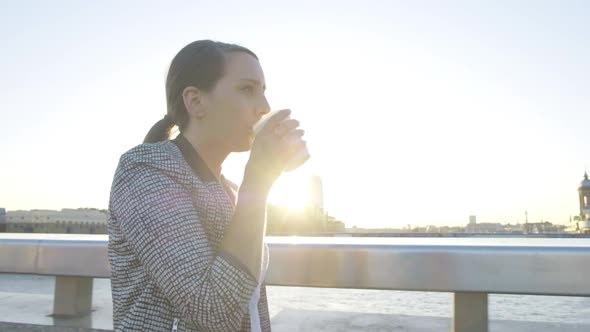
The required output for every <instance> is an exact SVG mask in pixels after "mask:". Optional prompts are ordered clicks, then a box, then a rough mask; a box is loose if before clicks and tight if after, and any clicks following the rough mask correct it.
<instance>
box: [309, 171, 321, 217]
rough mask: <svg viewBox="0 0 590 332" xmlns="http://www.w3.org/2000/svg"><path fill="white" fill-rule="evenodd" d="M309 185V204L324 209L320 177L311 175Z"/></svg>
mask: <svg viewBox="0 0 590 332" xmlns="http://www.w3.org/2000/svg"><path fill="white" fill-rule="evenodd" d="M310 182H311V183H310V186H309V191H310V192H309V206H310V207H312V208H317V209H320V210H324V188H323V185H322V178H321V177H319V176H317V175H313V176H312V177H311V180H310Z"/></svg>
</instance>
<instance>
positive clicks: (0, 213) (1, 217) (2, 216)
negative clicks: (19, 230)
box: [0, 208, 6, 233]
mask: <svg viewBox="0 0 590 332" xmlns="http://www.w3.org/2000/svg"><path fill="white" fill-rule="evenodd" d="M0 232H1V233H4V232H6V209H5V208H0Z"/></svg>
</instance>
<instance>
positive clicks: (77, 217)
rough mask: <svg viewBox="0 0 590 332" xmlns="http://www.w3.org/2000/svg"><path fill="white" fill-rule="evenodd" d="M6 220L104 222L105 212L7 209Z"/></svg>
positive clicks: (9, 221) (20, 221)
mask: <svg viewBox="0 0 590 332" xmlns="http://www.w3.org/2000/svg"><path fill="white" fill-rule="evenodd" d="M7 222H8V224H11V223H19V224H23V223H25V224H42V223H56V222H62V223H67V222H78V223H106V222H107V212H106V211H105V210H98V209H62V210H61V211H57V210H30V211H22V210H19V211H8V213H7Z"/></svg>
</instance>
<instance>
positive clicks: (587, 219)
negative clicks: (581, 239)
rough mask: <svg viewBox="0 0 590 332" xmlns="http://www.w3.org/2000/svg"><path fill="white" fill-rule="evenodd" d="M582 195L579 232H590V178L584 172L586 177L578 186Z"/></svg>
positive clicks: (578, 224)
mask: <svg viewBox="0 0 590 332" xmlns="http://www.w3.org/2000/svg"><path fill="white" fill-rule="evenodd" d="M578 193H579V197H580V220H579V221H578V222H577V230H578V232H579V233H590V180H588V173H586V172H584V179H583V180H582V182H580V186H579V187H578Z"/></svg>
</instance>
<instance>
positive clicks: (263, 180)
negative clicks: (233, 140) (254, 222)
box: [244, 110, 305, 190]
mask: <svg viewBox="0 0 590 332" xmlns="http://www.w3.org/2000/svg"><path fill="white" fill-rule="evenodd" d="M290 114H291V111H290V110H281V111H279V112H277V113H276V114H274V115H273V116H272V117H271V118H270V119H268V121H267V122H266V124H265V125H264V127H262V129H260V131H259V132H258V133H257V134H256V138H255V139H254V143H253V144H252V149H251V151H250V159H249V160H248V163H247V165H246V171H245V173H244V181H246V180H247V181H248V182H249V183H256V184H257V185H258V186H261V187H259V188H261V189H263V190H270V188H271V187H272V184H273V183H274V182H275V181H276V180H277V179H278V177H279V176H280V175H281V173H282V172H283V171H284V170H285V167H286V166H287V163H288V162H289V160H290V159H291V158H293V157H294V156H295V155H296V154H297V153H299V152H300V151H301V150H302V149H305V141H303V140H302V139H301V136H303V134H304V131H303V130H300V129H297V128H298V127H299V121H297V120H294V119H287V118H288V117H289V115H290Z"/></svg>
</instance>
